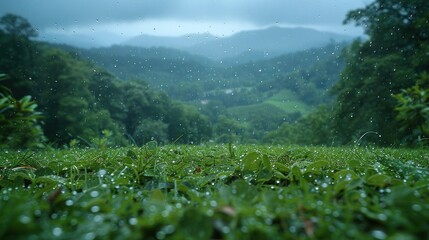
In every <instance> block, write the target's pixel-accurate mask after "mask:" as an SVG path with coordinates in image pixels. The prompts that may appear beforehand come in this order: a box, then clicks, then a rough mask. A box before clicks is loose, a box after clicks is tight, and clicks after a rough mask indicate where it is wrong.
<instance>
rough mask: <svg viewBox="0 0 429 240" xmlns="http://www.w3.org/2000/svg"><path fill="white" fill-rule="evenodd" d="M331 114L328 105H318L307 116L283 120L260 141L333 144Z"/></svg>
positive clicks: (333, 135)
mask: <svg viewBox="0 0 429 240" xmlns="http://www.w3.org/2000/svg"><path fill="white" fill-rule="evenodd" d="M332 115H333V110H332V109H330V108H329V107H328V106H325V105H322V106H319V107H318V108H317V109H316V110H315V111H313V112H311V113H310V114H308V115H307V116H304V117H301V118H299V119H298V120H296V121H292V122H285V123H283V124H282V125H281V126H280V127H279V128H278V129H275V130H273V131H270V132H268V133H267V134H266V135H265V136H264V138H263V139H262V141H263V142H265V143H271V144H272V143H277V144H300V145H309V144H311V145H332V144H335V134H334V133H333V132H332V129H333V126H332Z"/></svg>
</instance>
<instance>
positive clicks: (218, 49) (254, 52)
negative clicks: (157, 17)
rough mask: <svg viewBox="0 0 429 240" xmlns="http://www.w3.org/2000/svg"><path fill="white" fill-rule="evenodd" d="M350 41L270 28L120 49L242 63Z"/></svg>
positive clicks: (140, 39) (144, 40) (143, 41)
mask: <svg viewBox="0 0 429 240" xmlns="http://www.w3.org/2000/svg"><path fill="white" fill-rule="evenodd" d="M351 40H352V37H350V36H347V35H341V34H336V33H331V32H322V31H317V30H314V29H309V28H283V27H269V28H265V29H259V30H251V31H243V32H239V33H236V34H234V35H232V36H229V37H215V36H212V35H210V34H207V33H205V34H194V35H188V36H180V37H158V36H150V35H141V36H137V37H134V38H132V39H130V40H128V41H125V42H123V45H130V46H137V47H145V48H150V47H167V48H176V49H181V50H185V51H187V52H189V53H192V54H197V55H202V56H205V57H207V58H210V59H212V60H222V59H224V60H228V61H230V62H237V63H245V62H248V61H256V60H261V59H267V58H272V57H276V56H279V55H282V54H285V53H291V52H296V51H302V50H306V49H309V48H317V47H322V46H324V45H326V44H328V43H329V42H330V41H334V42H344V41H351Z"/></svg>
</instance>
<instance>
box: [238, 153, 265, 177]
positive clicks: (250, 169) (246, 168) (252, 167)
mask: <svg viewBox="0 0 429 240" xmlns="http://www.w3.org/2000/svg"><path fill="white" fill-rule="evenodd" d="M259 156H260V155H259V153H257V152H251V153H248V154H247V155H246V156H244V158H243V159H242V160H241V161H242V164H243V165H242V171H243V173H244V174H246V173H255V172H256V171H258V170H259V166H260V163H261V161H260V159H259Z"/></svg>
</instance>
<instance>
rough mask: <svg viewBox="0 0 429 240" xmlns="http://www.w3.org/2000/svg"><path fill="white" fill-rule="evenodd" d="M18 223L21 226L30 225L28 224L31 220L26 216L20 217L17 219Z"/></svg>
mask: <svg viewBox="0 0 429 240" xmlns="http://www.w3.org/2000/svg"><path fill="white" fill-rule="evenodd" d="M19 221H20V222H21V223H22V224H28V223H30V222H31V218H30V217H29V216H27V215H21V216H20V217H19Z"/></svg>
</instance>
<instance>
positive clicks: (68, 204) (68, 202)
mask: <svg viewBox="0 0 429 240" xmlns="http://www.w3.org/2000/svg"><path fill="white" fill-rule="evenodd" d="M72 205H73V201H72V200H70V199H69V200H67V201H66V206H69V207H70V206H72Z"/></svg>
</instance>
